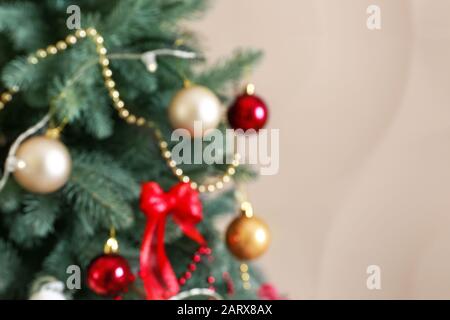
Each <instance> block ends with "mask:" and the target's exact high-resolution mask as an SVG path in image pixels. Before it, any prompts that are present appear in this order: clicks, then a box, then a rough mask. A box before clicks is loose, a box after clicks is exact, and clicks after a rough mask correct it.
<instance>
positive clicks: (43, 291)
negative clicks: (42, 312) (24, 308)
mask: <svg viewBox="0 0 450 320" xmlns="http://www.w3.org/2000/svg"><path fill="white" fill-rule="evenodd" d="M29 300H67V297H66V296H65V295H64V284H63V283H62V282H61V281H57V280H53V281H51V282H48V283H44V284H43V285H42V286H40V287H39V288H38V289H37V290H36V291H35V292H33V293H32V294H31V296H30V298H29Z"/></svg>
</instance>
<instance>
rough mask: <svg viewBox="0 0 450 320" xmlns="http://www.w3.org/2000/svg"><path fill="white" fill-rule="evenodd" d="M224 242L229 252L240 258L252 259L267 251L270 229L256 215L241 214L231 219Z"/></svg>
mask: <svg viewBox="0 0 450 320" xmlns="http://www.w3.org/2000/svg"><path fill="white" fill-rule="evenodd" d="M226 242H227V246H228V249H229V250H230V251H231V253H232V254H233V255H234V256H235V257H236V258H238V259H240V260H253V259H256V258H258V257H259V256H261V255H262V254H263V253H264V252H266V251H267V248H268V247H269V245H270V231H269V228H268V226H267V224H266V223H265V222H264V221H262V220H261V219H259V218H257V217H254V216H253V217H250V218H249V217H247V216H245V215H242V216H240V217H238V218H236V219H234V220H233V222H232V223H231V224H230V226H229V227H228V229H227V232H226Z"/></svg>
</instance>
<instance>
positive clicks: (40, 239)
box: [0, 0, 269, 299]
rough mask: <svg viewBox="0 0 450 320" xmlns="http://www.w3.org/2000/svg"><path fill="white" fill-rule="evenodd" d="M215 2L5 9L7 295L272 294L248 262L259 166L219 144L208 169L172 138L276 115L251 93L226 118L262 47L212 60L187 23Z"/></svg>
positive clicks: (0, 20) (256, 242) (2, 126)
mask: <svg viewBox="0 0 450 320" xmlns="http://www.w3.org/2000/svg"><path fill="white" fill-rule="evenodd" d="M208 2H209V1H206V0H183V1H181V0H116V1H111V0H98V1H88V0H85V1H75V3H74V1H66V0H47V1H13V2H11V1H7V2H1V3H0V70H1V82H2V86H3V88H4V90H3V91H2V92H3V93H2V94H1V96H0V108H1V109H2V110H1V113H0V148H1V149H0V150H1V159H3V160H4V161H5V165H4V170H3V171H2V174H3V177H2V180H1V181H0V297H2V298H27V297H29V295H30V290H32V291H33V295H32V298H34V299H43V298H50V296H51V297H52V298H54V295H53V296H52V295H50V296H49V295H45V294H42V292H43V291H42V290H43V289H42V288H44V289H45V290H47V291H49V292H54V290H53V289H54V288H57V289H56V290H59V291H60V292H61V294H63V295H60V296H61V297H65V296H70V297H73V298H84V299H86V298H93V299H95V298H101V297H103V298H126V299H141V298H145V299H169V298H186V297H190V296H193V295H205V296H212V297H215V298H232V299H239V298H258V297H259V298H261V297H264V295H258V292H259V291H261V288H262V289H264V288H265V287H261V278H260V276H259V275H258V274H257V273H256V274H255V272H254V271H255V270H254V269H253V268H251V267H250V266H249V264H247V263H246V261H248V260H252V259H254V258H256V257H258V256H259V255H261V254H262V253H263V252H264V251H265V250H266V248H267V245H268V242H269V233H268V230H267V226H266V225H265V224H264V223H263V222H262V221H261V220H260V219H259V218H257V217H254V215H253V210H252V207H251V205H250V203H249V202H247V200H246V199H244V198H242V197H241V196H239V194H241V193H238V192H237V189H238V188H237V186H238V185H240V184H242V183H245V182H246V181H248V179H250V178H252V177H253V176H254V173H253V172H252V170H250V169H249V168H247V167H246V166H243V165H240V163H239V155H238V154H237V153H235V152H232V153H231V154H229V152H227V150H225V149H223V150H215V151H216V152H218V153H219V154H221V155H222V157H223V158H227V159H230V161H223V162H221V163H214V164H210V163H205V162H201V163H199V164H197V163H196V164H187V163H180V161H178V159H177V158H176V157H175V156H174V155H173V154H172V152H173V149H172V148H173V146H174V144H175V143H176V141H172V139H171V134H172V132H173V130H174V129H181V132H182V133H183V132H184V133H185V134H186V135H188V136H190V137H191V138H190V139H191V140H189V143H193V144H194V143H197V141H201V142H200V143H203V144H204V145H205V146H207V145H208V144H209V143H210V142H208V141H202V140H205V139H202V138H204V137H206V136H207V135H208V134H210V131H211V130H215V129H219V130H221V131H223V130H225V129H226V128H227V127H228V126H229V124H230V125H231V126H232V127H233V128H235V129H237V128H241V129H256V130H258V129H260V128H261V127H262V126H264V124H265V121H266V119H267V108H266V106H265V104H264V102H263V101H262V100H261V99H260V98H258V97H257V96H256V95H254V92H253V90H249V88H251V89H252V88H253V87H249V88H248V90H247V92H246V93H245V94H243V95H241V96H239V97H238V98H237V99H236V100H235V101H234V103H233V106H232V107H231V108H230V111H229V114H228V119H229V121H226V120H225V118H226V117H225V116H224V113H225V108H224V106H226V105H229V104H231V102H232V100H231V99H230V98H231V97H232V96H233V89H232V88H233V87H235V86H236V84H240V83H241V82H240V80H241V78H242V77H243V76H244V72H247V71H248V70H249V69H251V68H252V67H253V65H254V64H255V63H256V62H257V61H258V60H259V58H260V53H259V52H256V51H252V50H247V51H242V50H241V51H237V52H236V53H235V54H234V55H233V56H232V57H231V58H229V59H226V60H223V61H220V62H219V63H217V64H215V65H213V66H212V67H207V66H206V64H205V58H204V55H203V54H202V53H201V50H200V47H199V44H198V42H197V41H196V38H195V36H194V35H192V34H191V33H189V32H187V31H186V30H185V29H183V28H182V27H181V25H180V22H182V21H183V20H186V19H189V18H193V17H196V16H198V14H199V13H201V12H203V11H204V10H205V8H206V4H207V3H208ZM74 5H76V6H74ZM68 8H69V9H70V10H68ZM78 9H79V13H80V17H79V18H80V19H79V22H80V26H79V27H80V28H77V29H76V30H69V28H68V26H69V21H68V19H72V18H76V16H75V17H74V16H71V15H70V14H68V13H67V12H72V13H73V14H77V10H78ZM71 10H73V11H71ZM73 22H74V21H72V23H73ZM75 22H76V19H75ZM75 24H76V23H75ZM114 111H115V112H114ZM228 123H229V124H228ZM197 124H199V125H200V126H199V129H198V128H197V126H196V125H197ZM197 129H198V130H197ZM206 140H207V139H206ZM192 150H194V149H192ZM192 157H195V154H192ZM239 208H240V209H241V210H240V211H239ZM237 211H239V212H240V213H239V215H238V216H237V218H236V219H235V220H234V221H233V223H232V224H231V225H230V227H229V228H228V230H227V232H226V234H225V233H224V232H223V231H220V230H216V228H215V226H214V221H215V218H216V217H218V216H219V215H222V214H230V213H231V214H233V213H236V212H237ZM224 235H225V236H224ZM224 238H225V240H224ZM227 245H228V248H227ZM49 279H50V280H49ZM61 282H62V283H63V284H64V285H63V286H62V287H61V286H60V285H58V283H61ZM33 283H34V286H32V284H33ZM52 283H53V284H52ZM43 284H44V285H43ZM52 290H53V291H52ZM62 291H64V292H62Z"/></svg>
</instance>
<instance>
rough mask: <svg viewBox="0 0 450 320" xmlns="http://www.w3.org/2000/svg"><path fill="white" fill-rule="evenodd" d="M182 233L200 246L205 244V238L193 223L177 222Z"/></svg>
mask: <svg viewBox="0 0 450 320" xmlns="http://www.w3.org/2000/svg"><path fill="white" fill-rule="evenodd" d="M178 225H179V226H180V228H181V230H182V231H183V233H184V234H185V235H186V236H187V237H188V238H190V239H192V240H194V241H195V242H197V243H198V244H199V245H201V246H206V240H205V238H203V236H202V234H201V233H200V232H199V231H198V230H197V229H196V228H195V225H193V224H186V223H178Z"/></svg>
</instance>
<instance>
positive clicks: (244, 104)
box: [228, 94, 269, 131]
mask: <svg viewBox="0 0 450 320" xmlns="http://www.w3.org/2000/svg"><path fill="white" fill-rule="evenodd" d="M268 113H269V112H268V109H267V106H266V103H265V102H264V101H263V100H262V99H261V98H260V97H258V96H256V95H249V94H243V95H240V96H239V97H237V98H236V100H235V101H234V103H233V105H232V106H231V107H230V109H229V110H228V122H229V123H230V126H231V127H232V128H233V129H242V130H249V129H254V130H256V131H258V130H259V129H261V128H263V127H264V126H265V124H266V122H267V118H268Z"/></svg>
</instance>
